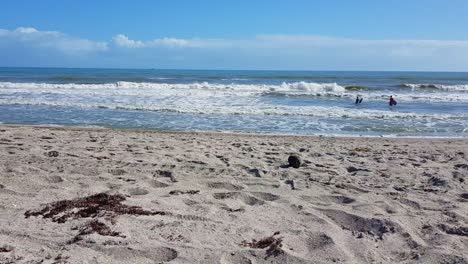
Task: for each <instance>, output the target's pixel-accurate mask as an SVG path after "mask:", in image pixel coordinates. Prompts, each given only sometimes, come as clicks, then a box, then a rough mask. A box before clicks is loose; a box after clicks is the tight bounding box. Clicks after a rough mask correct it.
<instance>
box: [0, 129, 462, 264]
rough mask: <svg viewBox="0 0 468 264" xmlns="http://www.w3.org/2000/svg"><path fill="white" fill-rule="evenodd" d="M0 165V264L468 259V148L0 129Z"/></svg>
mask: <svg viewBox="0 0 468 264" xmlns="http://www.w3.org/2000/svg"><path fill="white" fill-rule="evenodd" d="M290 155H297V156H299V157H300V159H301V166H300V167H299V168H294V167H290V166H288V157H289V156H290ZM0 160H1V161H0V263H163V262H170V263H224V264H227V263H331V262H336V263H396V262H402V263H467V262H468V190H467V181H468V177H467V176H468V141H467V140H462V139H387V138H333V137H296V136H264V135H241V134H223V133H172V132H151V131H135V130H113V129H78V128H76V129H74V128H43V127H42V128H41V127H23V126H1V127H0ZM64 200H65V201H64ZM60 201H61V202H60Z"/></svg>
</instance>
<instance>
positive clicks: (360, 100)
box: [355, 95, 363, 104]
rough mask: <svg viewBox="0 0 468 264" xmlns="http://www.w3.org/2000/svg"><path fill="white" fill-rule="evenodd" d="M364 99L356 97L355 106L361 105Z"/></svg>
mask: <svg viewBox="0 0 468 264" xmlns="http://www.w3.org/2000/svg"><path fill="white" fill-rule="evenodd" d="M362 99H363V98H362V97H359V95H358V96H356V102H355V104H360V103H362Z"/></svg>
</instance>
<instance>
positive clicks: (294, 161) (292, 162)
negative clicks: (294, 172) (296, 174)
mask: <svg viewBox="0 0 468 264" xmlns="http://www.w3.org/2000/svg"><path fill="white" fill-rule="evenodd" d="M288 163H289V166H290V167H293V168H295V169H297V168H299V167H300V166H301V158H299V156H297V155H291V156H289V158H288Z"/></svg>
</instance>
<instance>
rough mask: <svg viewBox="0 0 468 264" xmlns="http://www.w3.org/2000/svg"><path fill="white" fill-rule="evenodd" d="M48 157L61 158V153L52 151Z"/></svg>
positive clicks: (48, 153)
mask: <svg viewBox="0 0 468 264" xmlns="http://www.w3.org/2000/svg"><path fill="white" fill-rule="evenodd" d="M47 156H48V157H51V158H55V157H58V156H59V153H58V151H55V150H51V151H49V152H47Z"/></svg>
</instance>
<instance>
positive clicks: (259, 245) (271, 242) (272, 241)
mask: <svg viewBox="0 0 468 264" xmlns="http://www.w3.org/2000/svg"><path fill="white" fill-rule="evenodd" d="M279 234H280V232H275V233H274V234H273V235H272V236H269V237H264V238H262V239H260V240H256V239H252V241H251V242H247V241H245V240H244V241H242V243H241V245H242V246H244V247H250V248H256V249H264V248H267V250H266V257H265V258H268V257H270V256H278V255H279V254H282V253H283V249H282V246H283V244H282V242H283V238H282V237H276V236H277V235H279Z"/></svg>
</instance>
